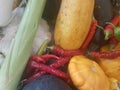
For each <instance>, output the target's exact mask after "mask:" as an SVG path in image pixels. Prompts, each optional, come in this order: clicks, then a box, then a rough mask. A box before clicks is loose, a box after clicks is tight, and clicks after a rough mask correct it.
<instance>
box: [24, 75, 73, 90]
mask: <svg viewBox="0 0 120 90" xmlns="http://www.w3.org/2000/svg"><path fill="white" fill-rule="evenodd" d="M22 90H72V89H71V87H70V86H69V85H68V84H66V83H65V82H64V81H63V80H61V79H60V78H58V77H56V76H54V75H44V76H42V77H40V78H38V79H36V80H34V81H32V82H31V83H29V84H27V85H26V86H24V87H23V89H22Z"/></svg>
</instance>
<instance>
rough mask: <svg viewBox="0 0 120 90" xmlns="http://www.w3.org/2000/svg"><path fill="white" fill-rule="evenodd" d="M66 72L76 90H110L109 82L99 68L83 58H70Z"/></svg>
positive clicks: (93, 62) (94, 63)
mask: <svg viewBox="0 0 120 90" xmlns="http://www.w3.org/2000/svg"><path fill="white" fill-rule="evenodd" d="M68 71H69V74H70V77H71V79H72V81H73V84H74V85H75V86H76V87H77V89H78V90H110V81H109V79H108V77H107V76H106V75H105V73H104V72H103V70H102V69H101V67H100V66H99V65H98V64H97V63H96V62H95V61H92V60H90V59H88V58H86V57H84V56H74V57H72V58H71V60H70V63H69V65H68Z"/></svg>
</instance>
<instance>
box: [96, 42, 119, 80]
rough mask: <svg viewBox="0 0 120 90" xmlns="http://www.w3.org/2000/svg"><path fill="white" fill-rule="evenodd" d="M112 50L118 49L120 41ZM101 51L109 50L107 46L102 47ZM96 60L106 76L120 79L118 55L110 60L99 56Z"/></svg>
mask: <svg viewBox="0 0 120 90" xmlns="http://www.w3.org/2000/svg"><path fill="white" fill-rule="evenodd" d="M114 50H120V43H119V44H118V45H117V47H116V48H115V49H114ZM101 51H102V52H110V51H109V47H108V46H104V47H102V48H101ZM97 62H98V63H99V65H100V66H101V67H102V69H103V70H104V72H105V73H106V75H107V76H108V77H113V78H116V79H117V80H119V81H120V57H118V58H115V59H112V60H110V59H104V58H99V59H98V61H97Z"/></svg>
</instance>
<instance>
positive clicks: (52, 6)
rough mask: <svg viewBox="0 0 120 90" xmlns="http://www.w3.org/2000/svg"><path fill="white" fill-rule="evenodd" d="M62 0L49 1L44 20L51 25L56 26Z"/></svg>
mask: <svg viewBox="0 0 120 90" xmlns="http://www.w3.org/2000/svg"><path fill="white" fill-rule="evenodd" d="M60 4H61V0H47V2H46V6H45V10H44V12H43V18H44V19H45V20H47V21H48V23H50V24H55V21H56V18H57V14H58V11H59V8H60Z"/></svg>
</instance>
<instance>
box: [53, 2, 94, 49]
mask: <svg viewBox="0 0 120 90" xmlns="http://www.w3.org/2000/svg"><path fill="white" fill-rule="evenodd" d="M93 9H94V0H62V3H61V7H60V10H59V13H58V17H57V21H56V25H55V32H54V40H55V44H56V45H59V46H60V47H62V48H63V49H66V50H72V49H78V48H80V47H81V45H82V44H83V42H84V40H85V38H86V36H87V34H88V31H89V28H90V25H91V20H92V16H93Z"/></svg>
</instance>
